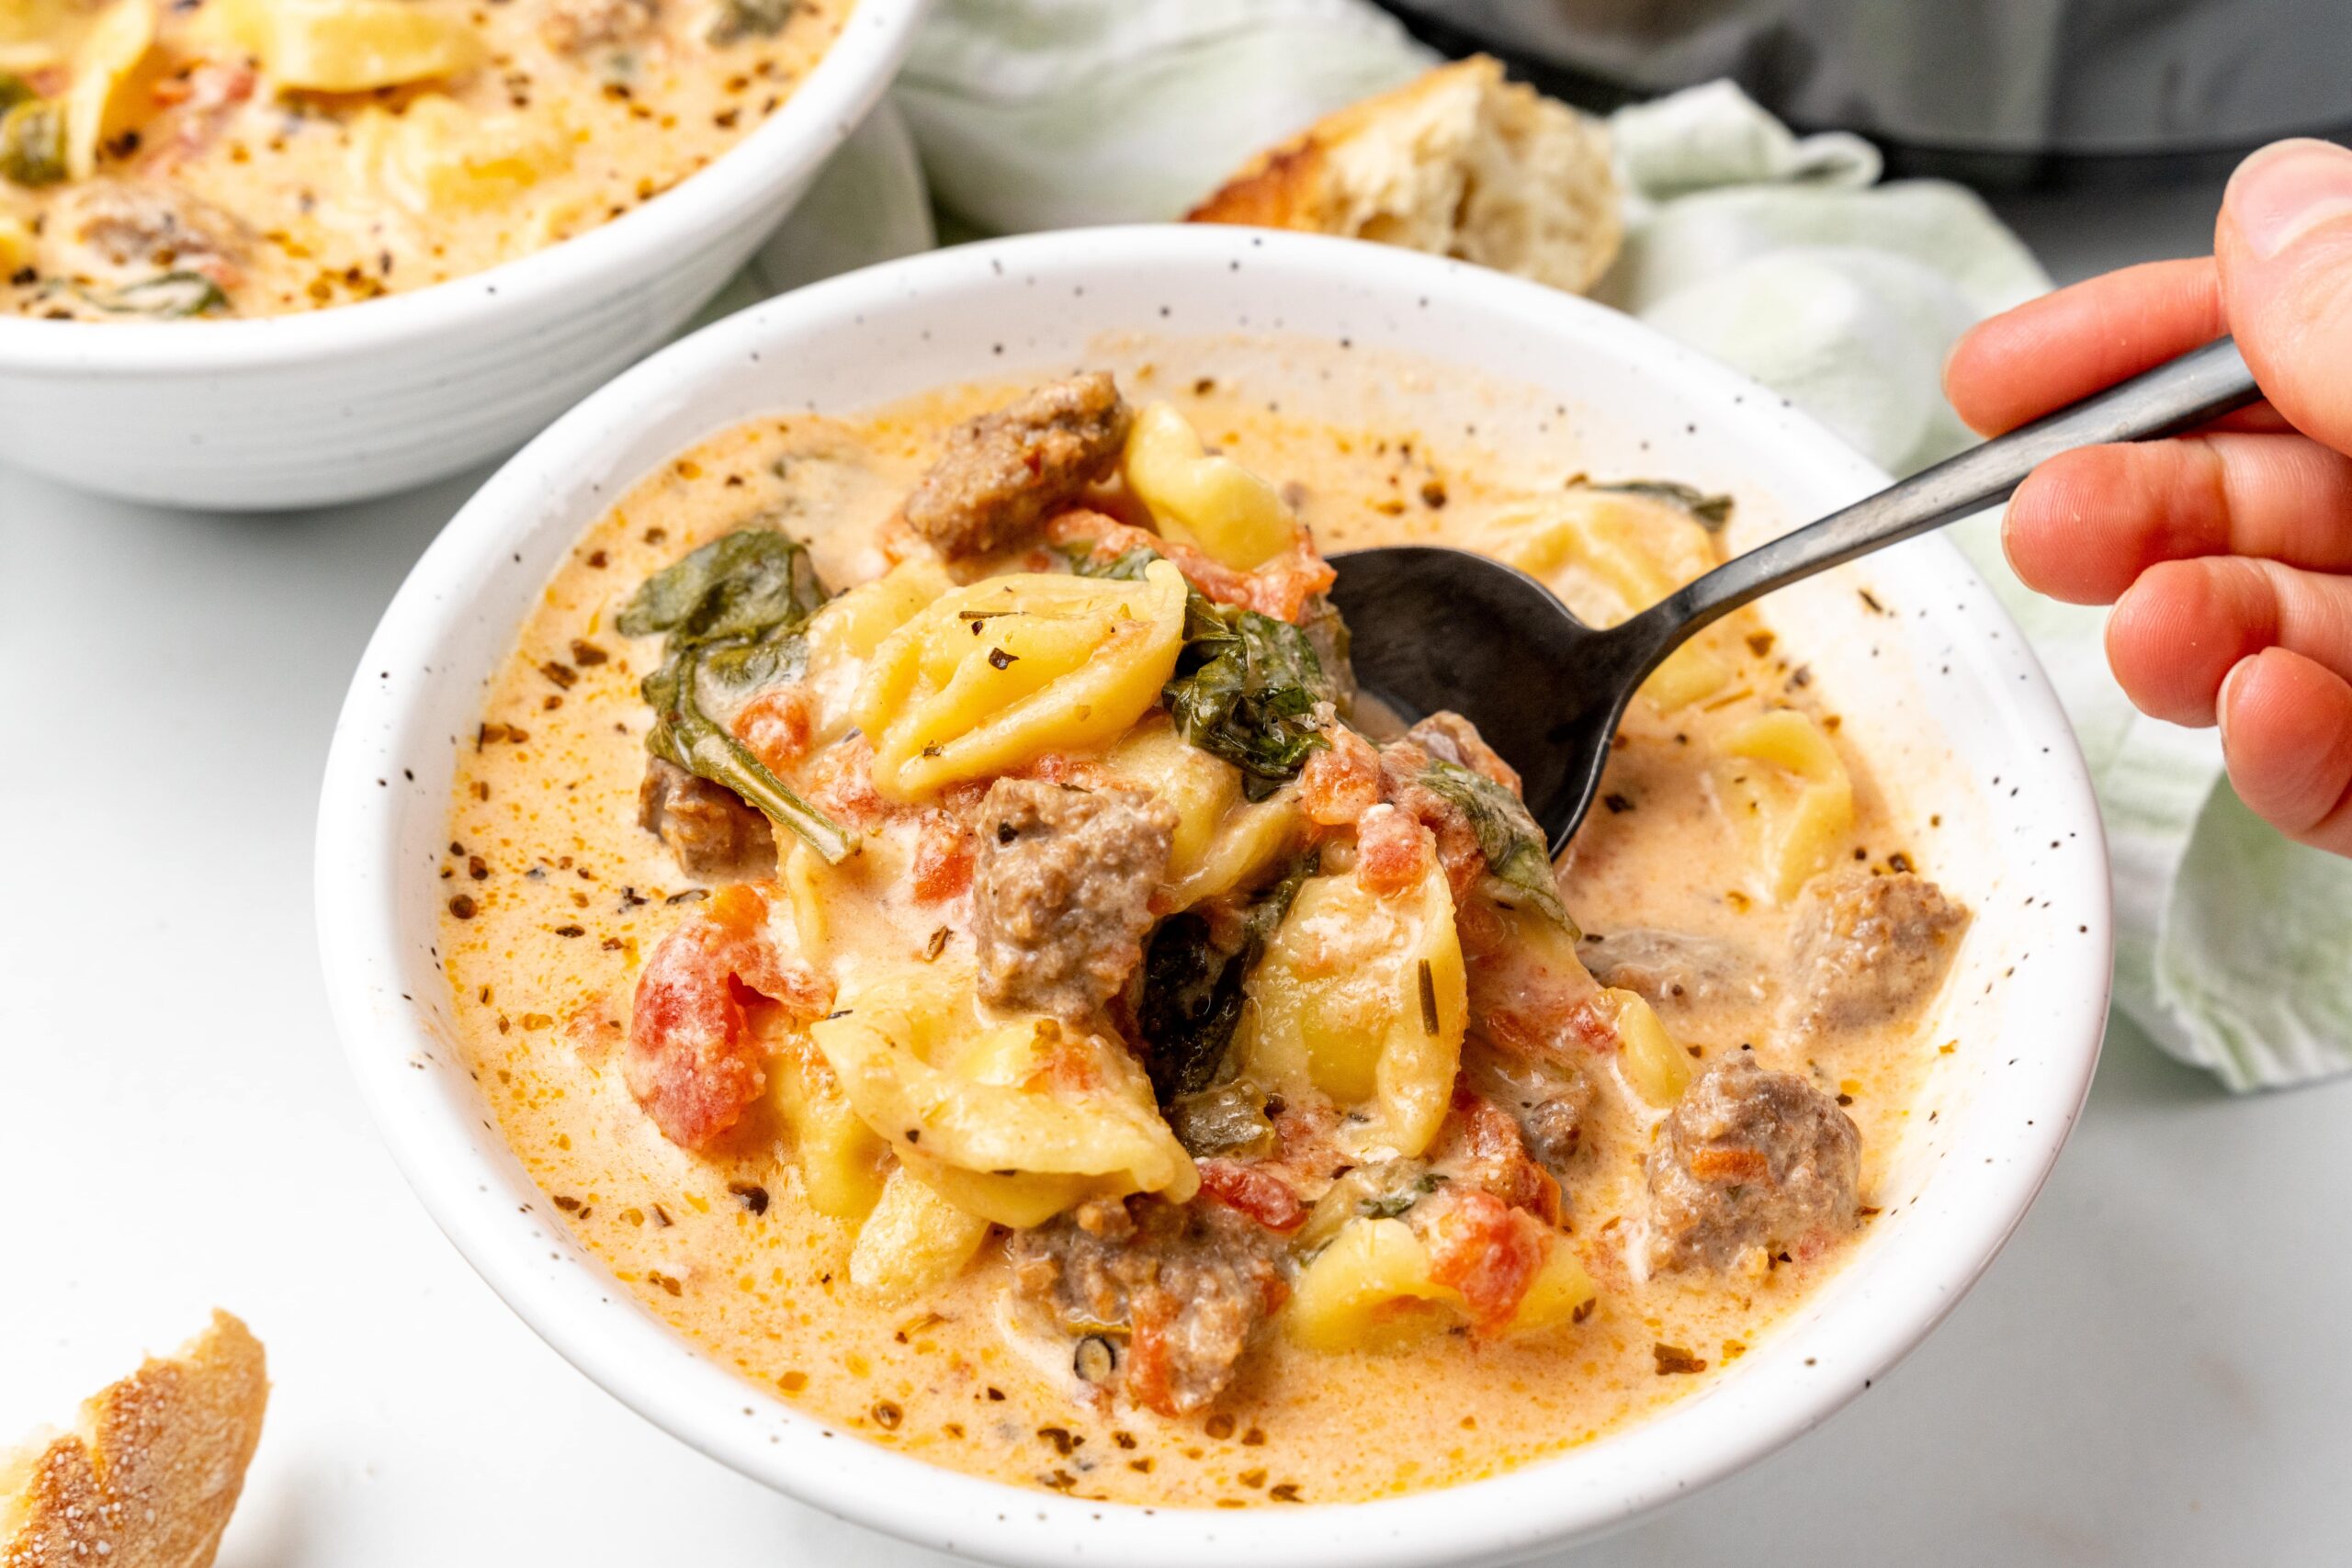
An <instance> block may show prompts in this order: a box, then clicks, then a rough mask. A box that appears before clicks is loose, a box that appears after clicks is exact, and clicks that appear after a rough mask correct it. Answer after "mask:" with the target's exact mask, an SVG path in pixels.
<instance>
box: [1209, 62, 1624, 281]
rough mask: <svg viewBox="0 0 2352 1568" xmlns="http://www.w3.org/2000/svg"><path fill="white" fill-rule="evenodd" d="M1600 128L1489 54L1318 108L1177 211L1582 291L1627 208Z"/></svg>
mask: <svg viewBox="0 0 2352 1568" xmlns="http://www.w3.org/2000/svg"><path fill="white" fill-rule="evenodd" d="M1621 205H1622V203H1621V199H1620V196H1619V191H1618V186H1617V181H1616V175H1615V174H1614V172H1613V171H1612V169H1611V163H1610V151H1609V141H1608V135H1607V132H1606V131H1605V130H1603V129H1602V128H1601V127H1600V125H1599V123H1598V122H1595V121H1591V120H1588V119H1586V118H1584V117H1582V116H1580V115H1578V114H1577V112H1576V111H1575V110H1573V109H1571V108H1569V107H1566V105H1564V104H1559V103H1555V102H1554V101H1553V100H1552V99H1549V98H1546V97H1544V96H1543V95H1542V94H1540V93H1538V92H1536V91H1535V90H1534V89H1533V88H1532V87H1528V86H1524V85H1521V84H1518V83H1514V82H1510V81H1508V80H1506V79H1505V78H1504V75H1503V69H1502V66H1501V64H1500V63H1499V62H1497V61H1495V60H1493V59H1492V58H1490V57H1488V56H1486V55H1473V56H1471V57H1470V58H1469V59H1467V60H1462V61H1456V62H1453V64H1450V65H1442V66H1439V67H1438V68H1437V69H1435V70H1433V71H1430V72H1429V73H1427V74H1425V75H1422V76H1420V77H1419V78H1418V79H1416V80H1414V81H1411V82H1408V83H1407V84H1405V85H1403V86H1401V87H1397V88H1395V89H1393V90H1391V91H1389V92H1386V93H1383V94H1380V95H1378V96H1374V97H1370V98H1366V99H1364V100H1363V102H1361V103H1355V104H1351V105H1349V106H1348V107H1345V108H1342V109H1340V110H1337V111H1336V112H1334V113H1332V114H1329V115H1327V116H1325V117H1324V118H1322V119H1319V120H1317V121H1316V122H1315V124H1313V125H1311V126H1309V127H1307V129H1306V130H1304V131H1302V132H1300V133H1299V134H1298V135H1297V136H1295V137H1293V138H1292V139H1291V140H1289V141H1284V142H1283V143H1281V144H1279V145H1277V146H1274V147H1271V148H1269V149H1267V150H1266V151H1265V152H1261V153H1259V154H1258V155H1257V156H1256V157H1254V158H1252V159H1250V162H1249V163H1247V164H1244V165H1242V167H1241V168H1240V169H1239V170H1238V171H1237V172H1236V173H1235V174H1234V175H1233V177H1232V178H1230V179H1228V180H1227V182H1226V183H1225V184H1224V185H1223V186H1220V187H1219V188H1218V189H1217V190H1216V192H1215V193H1214V194H1213V195H1211V196H1210V197H1208V199H1207V200H1205V201H1204V202H1202V203H1201V204H1200V205H1199V206H1198V207H1195V208H1194V209H1193V210H1192V211H1191V212H1190V213H1189V214H1187V215H1186V217H1187V220H1188V221H1190V222H1195V223H1240V224H1250V225H1254V226H1256V227H1260V228H1267V229H1295V230H1303V231H1309V232H1313V233H1321V234H1340V235H1345V236H1350V237H1353V238H1359V239H1368V240H1376V241H1381V242H1384V243H1391V244H1401V245H1405V246H1408V247H1409V248H1412V249H1416V250H1424V251H1430V252H1433V253H1435V254H1442V255H1452V256H1457V257H1460V258H1462V259H1464V260H1467V261H1475V262H1480V263H1483V264H1485V265H1489V266H1495V267H1498V268H1499V269H1500V270H1503V271H1506V272H1512V273H1516V274H1518V275H1520V276H1524V277H1532V278H1534V279H1536V280H1537V281H1539V282H1544V283H1549V284H1552V285H1554V286H1555V287H1556V288H1566V289H1569V290H1571V291H1572V292H1577V293H1581V292H1583V291H1584V290H1586V289H1588V288H1590V287H1591V286H1592V285H1593V284H1594V283H1596V282H1598V281H1599V280H1600V275H1601V274H1602V273H1604V272H1606V271H1607V270H1608V267H1609V264H1610V263H1611V262H1612V261H1614V260H1615V259H1616V255H1617V250H1618V247H1619V245H1620V243H1622V241H1623V218H1622V216H1621V213H1620V208H1621Z"/></svg>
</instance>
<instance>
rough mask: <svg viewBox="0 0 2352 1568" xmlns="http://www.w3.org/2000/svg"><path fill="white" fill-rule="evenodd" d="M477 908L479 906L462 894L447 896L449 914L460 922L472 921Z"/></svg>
mask: <svg viewBox="0 0 2352 1568" xmlns="http://www.w3.org/2000/svg"><path fill="white" fill-rule="evenodd" d="M477 908H480V906H478V905H476V904H475V903H474V901H473V900H472V899H471V898H470V897H467V896H466V895H465V894H463V893H453V894H451V895H450V896H449V913H451V914H453V915H455V916H457V917H458V919H461V920H470V919H473V918H474V913H475V911H476V909H477Z"/></svg>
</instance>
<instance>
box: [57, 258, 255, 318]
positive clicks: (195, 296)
mask: <svg viewBox="0 0 2352 1568" xmlns="http://www.w3.org/2000/svg"><path fill="white" fill-rule="evenodd" d="M74 292H75V293H76V294H78V295H80V296H81V297H82V299H83V300H84V301H85V303H87V304H88V305H90V306H91V307H92V308H94V309H96V310H104V311H106V312H107V313H108V314H109V315H116V316H152V317H153V318H155V319H156V320H158V321H178V320H181V319H183V318H185V317H188V316H202V315H208V314H209V313H210V312H212V311H214V310H223V309H225V308H226V307H227V306H228V303H229V296H228V295H226V294H224V293H222V292H221V290H220V285H219V284H217V283H215V282H213V281H212V280H211V279H210V278H209V277H207V276H204V274H202V273H200V272H188V271H186V270H180V271H174V272H161V273H157V274H156V275H155V276H153V277H142V278H141V279H140V280H139V281H138V282H136V283H126V284H124V285H123V286H122V287H121V288H114V289H105V290H99V289H91V288H76V289H74Z"/></svg>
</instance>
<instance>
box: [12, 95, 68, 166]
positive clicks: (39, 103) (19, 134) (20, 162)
mask: <svg viewBox="0 0 2352 1568" xmlns="http://www.w3.org/2000/svg"><path fill="white" fill-rule="evenodd" d="M0 177H5V178H7V179H11V180H14V181H15V182H16V183H17V184H18V185H20V186H46V185H55V184H56V183H57V182H58V181H59V180H62V179H63V178H64V177H65V106H64V105H62V104H61V103H59V102H58V101H57V100H56V99H54V98H35V97H26V98H20V99H18V100H17V102H16V103H15V104H14V105H12V106H10V107H8V109H7V110H6V112H5V113H0Z"/></svg>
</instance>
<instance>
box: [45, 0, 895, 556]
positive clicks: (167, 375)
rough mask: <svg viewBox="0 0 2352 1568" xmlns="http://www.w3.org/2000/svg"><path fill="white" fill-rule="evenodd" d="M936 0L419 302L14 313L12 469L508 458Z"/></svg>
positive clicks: (292, 476) (626, 349)
mask: <svg viewBox="0 0 2352 1568" xmlns="http://www.w3.org/2000/svg"><path fill="white" fill-rule="evenodd" d="M928 3H929V0H858V5H857V6H856V9H855V10H854V11H853V12H852V13H851V14H850V17H849V19H848V21H847V22H846V24H845V25H844V26H843V28H842V36H841V37H840V39H837V40H836V41H835V43H834V45H833V47H832V48H831V50H829V51H826V53H825V56H824V58H823V59H822V60H821V61H820V62H819V63H818V65H817V68H816V69H815V70H814V71H812V72H810V73H809V77H808V79H807V80H806V81H805V82H803V83H802V84H801V85H800V88H799V90H798V91H797V92H796V93H795V94H794V95H793V96H791V97H790V98H788V99H786V101H785V104H784V107H782V108H780V109H778V110H777V111H776V112H775V115H773V116H771V117H770V118H768V119H767V121H766V122H765V123H763V124H762V125H761V126H760V127H759V129H757V130H754V131H752V133H751V134H750V135H749V136H746V137H745V138H744V139H743V140H742V141H741V143H740V144H738V145H737V146H736V147H734V148H732V149H731V150H729V152H727V154H726V155H725V156H723V157H721V158H719V159H718V161H716V162H715V163H713V164H711V165H710V167H708V168H707V169H704V170H702V171H701V172H700V173H698V174H696V175H693V176H692V177H691V178H688V179H686V180H684V182H682V183H681V184H679V185H678V186H676V187H675V188H673V189H672V190H668V191H665V192H663V193H662V195H661V196H659V197H655V198H654V199H653V200H651V201H650V202H647V203H646V204H645V205H643V206H642V207H639V208H636V209H633V210H631V211H629V212H628V213H625V214H623V215H622V216H621V217H619V218H617V219H616V220H613V221H612V222H610V223H606V224H604V225H602V226H601V227H598V228H595V229H593V230H590V231H588V232H587V233H585V234H582V235H580V236H579V237H578V238H576V239H571V240H568V241H565V242H564V243H561V244H558V245H552V246H549V247H548V248H547V249H546V250H543V251H538V252H536V253H534V254H530V255H527V256H524V257H521V258H519V259H517V260H515V261H512V262H508V263H506V264H505V265H501V266H496V267H492V268H491V269H490V270H489V271H487V272H481V273H476V274H474V275H473V276H469V277H461V278H457V279H453V280H452V281H450V282H448V283H444V284H439V285H436V286H435V287H433V288H422V289H418V290H417V291H415V292H414V293H411V294H394V295H389V296H386V297H385V298H383V299H371V300H368V301H366V302H364V303H360V304H355V305H345V306H339V307H337V308H335V309H333V310H320V311H314V312H311V313H308V314H304V315H296V316H273V317H265V318H260V319H256V320H252V321H170V322H138V321H31V320H27V319H26V318H24V317H21V316H9V315H0V461H6V462H10V463H15V464H17V465H19V466H21V467H23V468H28V469H30V470H32V471H33V472H35V473H39V474H46V475H48V476H50V477H51V478H52V479H62V480H64V481H65V482H66V483H68V484H74V485H79V486H81V487H83V488H84V489H87V490H95V491H105V492H106V493H107V494H110V495H119V496H127V497H129V498H130V499H132V500H134V501H145V502H157V503H159V504H162V505H167V506H190V507H209V508H227V507H234V508H241V509H254V508H279V507H291V506H311V505H322V504H325V503H328V502H341V501H355V500H357V499H359V498H361V497H364V496H370V495H381V494H384V493H386V492H388V491H396V490H405V489H408V488H410V487H412V486H414V485H420V484H424V483H425V482H426V481H428V480H431V479H439V478H441V477H442V476H443V475H446V474H451V473H455V472H457V471H458V469H460V468H465V467H466V466H468V465H469V464H472V463H479V462H481V460H483V459H484V458H486V457H493V456H495V455H496V454H498V453H500V452H503V451H504V450H506V449H507V448H508V447H511V446H515V444H516V443H517V442H520V441H522V440H523V439H525V438H526V437H527V436H528V435H530V434H531V433H532V432H533V431H535V430H537V429H538V428H539V427H540V426H541V425H543V424H545V423H547V422H548V420H550V419H552V418H554V417H555V416H556V415H557V414H559V413H560V412H563V411H564V410H565V409H566V408H568V407H570V406H571V404H572V403H573V402H575V401H577V400H579V399H580V398H582V397H583V396H585V395H586V394H587V393H588V392H589V391H591V390H593V389H594V388H596V387H597V386H599V385H601V384H602V383H604V382H605V381H606V380H608V379H610V378H612V377H613V376H614V375H615V374H616V372H618V371H619V370H620V369H621V368H622V367H625V366H627V365H628V364H629V363H630V362H631V361H632V360H634V359H636V358H637V357H638V356H639V355H641V354H643V353H645V352H646V351H647V350H649V349H650V348H653V347H655V346H656V345H658V344H660V343H661V342H662V340H663V339H664V338H666V337H668V336H669V335H670V334H671V333H674V332H676V331H677V330H678V328H679V327H680V326H681V325H682V324H684V321H685V320H686V318H687V317H689V316H691V315H693V314H694V312H695V310H697V309H699V308H700V307H701V306H702V304H703V303H704V302H705V301H706V300H707V299H710V297H711V296H712V295H714V294H716V293H718V290H719V288H721V287H722V286H724V285H725V283H726V282H727V280H728V279H729V277H731V276H734V274H735V272H736V270H737V269H738V268H740V267H741V265H743V263H744V262H745V261H746V260H747V259H748V258H749V257H750V256H751V254H752V251H753V250H754V249H756V248H757V247H758V245H759V243H760V242H761V241H762V240H763V239H764V238H765V237H766V236H767V234H768V233H769V231H772V230H773V229H775V226H776V223H777V222H778V220H781V219H782V218H783V217H784V215H785V214H786V212H788V211H790V210H791V209H792V204H793V203H794V202H795V201H797V200H798V199H799V197H800V195H801V193H802V192H803V191H804V190H806V189H807V188H808V186H809V181H810V180H811V179H813V178H814V177H815V175H816V174H817V171H818V169H819V167H820V165H822V164H823V163H824V161H825V159H826V158H827V157H828V156H829V155H830V154H831V152H832V151H833V150H834V149H835V148H837V147H839V146H840V145H841V144H842V141H844V140H846V139H847V138H848V136H849V134H850V132H851V131H852V130H855V129H856V126H857V123H858V121H859V120H860V119H862V118H864V117H865V113H866V111H867V110H868V109H870V108H872V107H874V104H875V102H876V100H877V99H878V98H880V97H881V96H882V93H883V90H884V89H885V88H886V87H888V85H889V84H890V79H891V77H892V76H893V75H895V74H896V73H897V72H898V69H899V62H900V61H901V60H902V59H903V58H904V57H905V55H906V51H907V48H908V45H909V43H910V41H911V40H912V38H913V34H914V28H915V24H916V23H917V22H919V21H920V20H921V19H922V14H923V11H924V10H925V9H926V7H927V6H928Z"/></svg>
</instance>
